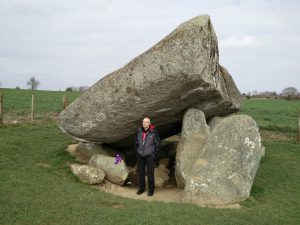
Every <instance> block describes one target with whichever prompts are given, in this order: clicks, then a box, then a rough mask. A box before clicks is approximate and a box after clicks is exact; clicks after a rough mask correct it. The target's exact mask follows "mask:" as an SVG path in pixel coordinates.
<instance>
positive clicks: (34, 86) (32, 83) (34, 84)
mask: <svg viewBox="0 0 300 225" xmlns="http://www.w3.org/2000/svg"><path fill="white" fill-rule="evenodd" d="M27 85H28V86H29V89H31V90H37V88H38V86H39V85H40V82H39V81H38V80H36V79H35V78H34V77H31V78H30V79H29V80H28V81H27Z"/></svg>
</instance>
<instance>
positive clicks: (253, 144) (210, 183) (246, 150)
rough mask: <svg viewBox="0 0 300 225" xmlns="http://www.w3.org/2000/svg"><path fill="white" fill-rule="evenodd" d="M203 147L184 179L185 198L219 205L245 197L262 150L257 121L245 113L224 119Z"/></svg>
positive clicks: (235, 201) (200, 202)
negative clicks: (200, 154)
mask: <svg viewBox="0 0 300 225" xmlns="http://www.w3.org/2000/svg"><path fill="white" fill-rule="evenodd" d="M204 148H205V149H204V153H203V155H202V156H201V157H200V158H199V159H198V160H197V161H196V162H195V164H194V166H193V168H192V171H191V175H190V176H189V177H188V179H187V181H186V185H185V189H184V201H187V202H193V203H197V204H204V205H222V204H231V203H237V202H240V201H242V200H245V199H247V198H248V197H249V195H250V190H251V187H252V184H253V180H254V177H255V174H256V171H257V168H258V166H259V162H260V159H261V156H262V151H263V148H262V146H261V139H260V134H259V132H258V127H257V124H256V122H255V121H254V120H253V119H252V118H251V117H249V116H246V115H234V116H229V117H227V118H224V119H223V120H221V121H219V122H218V123H217V124H216V126H215V127H214V129H213V130H212V131H211V133H210V136H209V138H208V139H207V142H206V144H205V147H204Z"/></svg>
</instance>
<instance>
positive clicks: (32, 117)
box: [31, 95, 34, 122]
mask: <svg viewBox="0 0 300 225" xmlns="http://www.w3.org/2000/svg"><path fill="white" fill-rule="evenodd" d="M33 121H34V95H32V97H31V122H33Z"/></svg>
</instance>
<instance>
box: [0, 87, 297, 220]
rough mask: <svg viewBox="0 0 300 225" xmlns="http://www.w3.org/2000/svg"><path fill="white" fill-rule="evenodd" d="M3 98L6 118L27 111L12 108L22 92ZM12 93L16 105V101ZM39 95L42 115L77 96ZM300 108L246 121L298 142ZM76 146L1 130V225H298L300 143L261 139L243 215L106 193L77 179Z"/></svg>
mask: <svg viewBox="0 0 300 225" xmlns="http://www.w3.org/2000/svg"><path fill="white" fill-rule="evenodd" d="M0 91H2V93H3V94H4V97H5V99H6V101H7V102H6V103H5V104H6V105H5V110H6V112H7V113H11V112H15V111H18V110H24V108H26V107H27V106H28V105H27V106H24V105H22V106H24V108H22V107H21V104H20V106H19V107H20V108H19V107H15V108H14V109H12V108H10V107H9V105H13V102H16V101H17V100H16V93H17V92H18V95H19V97H20V98H21V99H22V98H23V100H24V99H25V96H26V95H25V94H22V91H23V90H8V89H1V90H0ZM10 91H11V92H10ZM9 92H10V94H11V96H13V97H14V99H15V100H10V97H9V96H10V95H9V94H7V93H9ZM24 92H26V94H27V95H28V96H29V111H26V110H27V108H26V110H25V112H30V96H31V94H32V93H30V91H27V90H26V91H24ZM34 93H35V95H36V94H37V93H39V94H40V96H44V99H45V100H44V101H41V103H40V104H42V105H41V106H39V107H41V108H40V110H41V111H40V112H41V113H47V112H50V111H52V110H53V111H55V112H59V111H60V108H61V104H62V103H61V97H62V96H63V95H66V94H73V95H72V96H70V97H69V100H70V99H72V97H73V99H75V97H76V94H77V96H78V93H65V92H43V91H35V92H34ZM43 94H44V95H43ZM36 96H39V95H38V94H37V95H36ZM55 96H56V97H55ZM48 99H52V103H49V100H48ZM20 102H22V101H21V100H20ZM52 104H53V105H55V106H52ZM299 106H300V102H299V101H298V102H296V101H285V100H247V101H246V102H244V105H243V109H242V111H241V112H240V113H244V114H249V115H250V116H252V117H253V118H254V119H256V120H257V122H258V124H259V125H260V127H261V128H262V129H268V130H271V131H274V132H277V131H278V129H279V131H280V132H285V131H286V132H290V133H292V134H293V135H296V127H297V110H298V109H299ZM56 110H57V111H56ZM72 142H73V141H72V140H71V139H69V138H67V137H65V136H64V135H63V134H62V133H61V132H60V130H59V129H58V127H57V125H56V123H55V122H53V121H46V122H43V123H38V124H30V123H23V124H18V125H9V124H7V125H5V126H3V127H0V193H1V197H0V224H5V225H6V224H122V225H123V224H172V225H173V224H184V225H185V224H187V225H188V224H220V225H222V224H245V225H248V224H249V225H250V224H251V225H253V224H284V225H285V224H293V225H296V224H300V215H299V212H298V211H299V208H300V191H299V190H300V144H299V143H297V142H295V141H274V140H271V139H263V145H264V146H266V156H265V157H264V158H263V159H262V161H261V164H260V167H259V169H258V172H257V175H256V177H255V181H254V185H253V187H252V191H251V197H250V199H249V200H247V201H244V202H242V203H241V205H242V208H241V209H212V208H205V207H199V206H195V205H191V204H175V203H162V202H146V201H140V200H131V199H126V198H122V197H117V196H113V195H110V194H106V193H103V192H101V191H99V190H97V189H95V188H92V186H90V185H87V184H83V183H81V182H79V181H78V180H77V179H75V178H74V177H73V175H72V174H71V172H70V169H69V168H68V166H67V165H66V164H67V162H72V161H74V159H73V158H72V157H70V156H69V154H68V153H67V152H66V151H65V149H66V147H67V145H68V144H70V143H72Z"/></svg>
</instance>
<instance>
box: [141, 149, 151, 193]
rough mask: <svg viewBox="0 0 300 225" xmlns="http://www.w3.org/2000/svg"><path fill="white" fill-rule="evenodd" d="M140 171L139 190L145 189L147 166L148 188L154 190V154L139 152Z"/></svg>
mask: <svg viewBox="0 0 300 225" xmlns="http://www.w3.org/2000/svg"><path fill="white" fill-rule="evenodd" d="M137 163H138V172H139V190H145V168H146V166H147V176H148V189H149V192H154V184H155V183H154V168H155V162H154V156H153V155H149V156H141V155H140V154H137Z"/></svg>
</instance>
